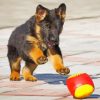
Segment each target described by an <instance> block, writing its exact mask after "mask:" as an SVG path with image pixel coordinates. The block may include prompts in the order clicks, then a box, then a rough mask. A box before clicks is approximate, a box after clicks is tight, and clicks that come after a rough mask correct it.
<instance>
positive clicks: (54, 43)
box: [46, 41, 58, 48]
mask: <svg viewBox="0 0 100 100" xmlns="http://www.w3.org/2000/svg"><path fill="white" fill-rule="evenodd" d="M46 43H47V45H48V47H49V48H53V47H54V46H55V45H58V42H57V41H47V42H46Z"/></svg>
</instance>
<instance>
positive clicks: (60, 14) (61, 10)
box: [56, 3, 66, 20]
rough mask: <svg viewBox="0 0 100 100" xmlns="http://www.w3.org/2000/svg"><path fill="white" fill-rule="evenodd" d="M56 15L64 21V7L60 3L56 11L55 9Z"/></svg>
mask: <svg viewBox="0 0 100 100" xmlns="http://www.w3.org/2000/svg"><path fill="white" fill-rule="evenodd" d="M56 13H57V15H58V16H59V17H60V18H61V19H62V20H64V19H65V16H66V5H65V4H64V3H62V4H61V5H60V6H59V7H58V8H57V9H56Z"/></svg>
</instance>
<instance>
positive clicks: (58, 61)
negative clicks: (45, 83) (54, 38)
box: [48, 46, 70, 75]
mask: <svg viewBox="0 0 100 100" xmlns="http://www.w3.org/2000/svg"><path fill="white" fill-rule="evenodd" d="M54 52H55V54H52V52H51V51H50V50H48V53H49V57H50V59H51V61H52V63H53V67H54V68H55V70H56V72H58V73H59V74H61V75H67V74H68V73H69V72H70V69H69V68H67V67H64V64H63V58H62V54H61V50H60V48H59V46H56V47H55V50H54Z"/></svg>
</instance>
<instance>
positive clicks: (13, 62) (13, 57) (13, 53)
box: [8, 46, 21, 81]
mask: <svg viewBox="0 0 100 100" xmlns="http://www.w3.org/2000/svg"><path fill="white" fill-rule="evenodd" d="M8 60H9V64H10V69H11V74H10V80H12V81H18V80H20V68H21V66H20V61H21V57H19V56H18V52H17V50H16V48H14V47H11V46H10V47H8Z"/></svg>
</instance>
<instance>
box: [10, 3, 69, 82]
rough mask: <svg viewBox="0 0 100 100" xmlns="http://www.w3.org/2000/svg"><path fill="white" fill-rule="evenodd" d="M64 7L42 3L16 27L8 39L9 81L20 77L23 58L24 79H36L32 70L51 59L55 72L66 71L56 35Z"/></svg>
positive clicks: (61, 20) (62, 5)
mask: <svg viewBox="0 0 100 100" xmlns="http://www.w3.org/2000/svg"><path fill="white" fill-rule="evenodd" d="M65 14H66V6H65V4H61V5H60V6H59V7H58V8H55V9H52V10H49V9H47V8H45V7H43V6H41V5H38V6H37V8H36V13H35V15H34V16H32V17H31V18H30V19H29V20H28V21H26V22H25V23H24V24H22V25H20V26H19V27H17V28H16V29H15V30H14V31H13V32H12V34H11V36H10V38H9V42H8V59H9V64H10V68H11V74H10V80H20V69H21V66H20V63H21V60H24V61H25V66H24V68H23V70H22V74H23V77H24V79H25V80H27V81H36V80H37V79H36V77H34V76H33V71H34V70H35V69H36V67H37V66H38V65H40V64H44V63H46V62H47V61H48V57H50V58H51V61H52V64H53V67H54V69H55V70H56V72H58V73H59V74H64V75H66V74H68V73H69V72H70V70H69V69H68V68H67V67H65V66H64V64H63V58H62V53H61V50H60V48H59V36H60V34H61V32H62V29H63V24H64V20H65Z"/></svg>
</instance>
